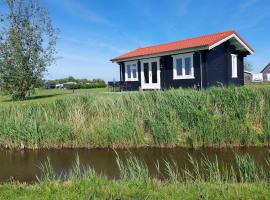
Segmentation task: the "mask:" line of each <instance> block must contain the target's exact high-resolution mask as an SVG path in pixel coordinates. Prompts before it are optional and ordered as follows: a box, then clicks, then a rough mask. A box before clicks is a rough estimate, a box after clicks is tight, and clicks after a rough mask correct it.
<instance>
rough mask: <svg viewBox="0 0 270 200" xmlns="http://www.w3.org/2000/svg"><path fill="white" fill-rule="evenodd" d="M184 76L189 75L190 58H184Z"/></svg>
mask: <svg viewBox="0 0 270 200" xmlns="http://www.w3.org/2000/svg"><path fill="white" fill-rule="evenodd" d="M185 75H191V57H188V58H185Z"/></svg>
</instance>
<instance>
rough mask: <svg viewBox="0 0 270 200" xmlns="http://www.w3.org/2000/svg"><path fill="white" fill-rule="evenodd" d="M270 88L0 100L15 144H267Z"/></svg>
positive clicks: (0, 120) (5, 135)
mask: <svg viewBox="0 0 270 200" xmlns="http://www.w3.org/2000/svg"><path fill="white" fill-rule="evenodd" d="M269 99H270V88H266V87H264V88H246V87H237V88H235V87H229V88H225V89H221V88H212V89H208V90H205V91H195V90H181V89H178V90H173V89H172V90H167V91H148V92H136V93H121V94H109V95H106V96H95V95H81V96H77V97H73V98H70V97H68V96H67V97H66V98H65V99H56V100H55V101H53V102H48V103H46V104H44V103H43V104H25V105H24V104H21V105H19V104H11V105H4V104H0V144H1V146H3V147H10V148H13V147H15V148H25V147H27V148H49V147H58V148H59V147H138V146H149V145H153V146H157V145H158V146H164V145H165V146H209V145H210V146H211V145H220V146H224V145H267V144H269V141H270V120H269V119H270V101H269Z"/></svg>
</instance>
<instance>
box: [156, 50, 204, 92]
mask: <svg viewBox="0 0 270 200" xmlns="http://www.w3.org/2000/svg"><path fill="white" fill-rule="evenodd" d="M160 64H161V66H162V68H161V78H160V79H161V88H180V87H181V88H187V87H200V82H201V79H200V77H201V76H200V54H199V53H198V52H197V53H194V55H193V67H194V76H195V78H194V79H177V80H174V79H173V57H172V55H170V56H164V57H161V60H160Z"/></svg>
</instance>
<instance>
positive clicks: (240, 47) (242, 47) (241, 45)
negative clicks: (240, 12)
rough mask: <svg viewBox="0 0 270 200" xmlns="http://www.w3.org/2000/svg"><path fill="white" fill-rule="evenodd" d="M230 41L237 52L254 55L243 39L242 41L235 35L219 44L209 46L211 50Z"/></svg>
mask: <svg viewBox="0 0 270 200" xmlns="http://www.w3.org/2000/svg"><path fill="white" fill-rule="evenodd" d="M228 40H230V42H231V44H232V45H234V46H235V47H236V50H239V51H248V52H249V53H250V54H254V51H253V50H252V49H251V48H249V47H248V45H246V44H245V43H244V42H243V41H242V39H240V38H239V37H238V36H237V35H236V34H235V33H234V34H232V35H230V36H228V37H226V38H224V39H223V40H220V41H218V42H217V43H215V44H213V45H211V46H209V50H211V49H213V48H215V47H216V46H218V45H220V44H222V43H224V42H226V41H228Z"/></svg>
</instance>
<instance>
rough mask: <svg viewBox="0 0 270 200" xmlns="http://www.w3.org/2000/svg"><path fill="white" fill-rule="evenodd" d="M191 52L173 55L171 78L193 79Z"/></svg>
mask: <svg viewBox="0 0 270 200" xmlns="http://www.w3.org/2000/svg"><path fill="white" fill-rule="evenodd" d="M193 78H194V67H193V53H191V54H179V55H175V56H173V79H193Z"/></svg>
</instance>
